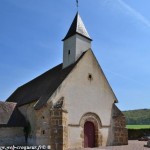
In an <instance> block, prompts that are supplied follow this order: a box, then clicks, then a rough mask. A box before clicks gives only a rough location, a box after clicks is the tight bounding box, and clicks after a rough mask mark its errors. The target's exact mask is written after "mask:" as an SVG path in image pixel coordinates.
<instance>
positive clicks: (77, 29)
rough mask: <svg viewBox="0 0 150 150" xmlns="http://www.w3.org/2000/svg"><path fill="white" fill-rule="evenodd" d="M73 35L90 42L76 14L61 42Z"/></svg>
mask: <svg viewBox="0 0 150 150" xmlns="http://www.w3.org/2000/svg"><path fill="white" fill-rule="evenodd" d="M75 34H79V35H81V36H83V37H85V38H87V39H89V40H91V41H92V39H91V38H90V36H89V34H88V32H87V30H86V28H85V26H84V23H83V21H82V19H81V17H80V15H79V13H78V12H77V14H76V16H75V18H74V20H73V22H72V24H71V26H70V29H69V31H68V33H67V35H66V36H65V38H64V39H63V41H64V40H66V39H68V38H69V37H71V36H73V35H75Z"/></svg>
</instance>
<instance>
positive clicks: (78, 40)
mask: <svg viewBox="0 0 150 150" xmlns="http://www.w3.org/2000/svg"><path fill="white" fill-rule="evenodd" d="M89 48H91V41H90V40H88V39H87V38H84V37H83V36H80V35H78V34H75V35H74V36H71V37H70V38H68V39H66V40H65V41H64V46H63V68H65V67H67V66H69V65H71V64H73V63H74V62H75V61H76V60H77V59H78V58H79V57H80V56H81V55H82V53H83V52H84V51H86V50H87V49H89ZM69 50H70V54H68V51H69Z"/></svg>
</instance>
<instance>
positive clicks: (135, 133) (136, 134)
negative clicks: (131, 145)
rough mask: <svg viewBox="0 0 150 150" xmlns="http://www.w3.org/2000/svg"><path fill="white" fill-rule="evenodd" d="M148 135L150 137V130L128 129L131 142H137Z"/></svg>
mask: <svg viewBox="0 0 150 150" xmlns="http://www.w3.org/2000/svg"><path fill="white" fill-rule="evenodd" d="M146 135H147V136H150V129H128V139H129V140H137V139H139V138H141V137H142V136H146Z"/></svg>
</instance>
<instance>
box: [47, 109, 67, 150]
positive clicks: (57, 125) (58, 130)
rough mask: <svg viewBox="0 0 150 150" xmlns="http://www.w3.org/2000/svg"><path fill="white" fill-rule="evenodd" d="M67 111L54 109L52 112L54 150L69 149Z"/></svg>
mask: <svg viewBox="0 0 150 150" xmlns="http://www.w3.org/2000/svg"><path fill="white" fill-rule="evenodd" d="M67 114H68V112H67V111H66V110H63V109H62V108H52V109H51V111H50V118H51V119H50V126H51V130H50V137H51V140H50V142H51V143H50V144H51V149H52V150H66V149H67V147H68V125H67Z"/></svg>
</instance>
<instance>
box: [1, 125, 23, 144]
mask: <svg viewBox="0 0 150 150" xmlns="http://www.w3.org/2000/svg"><path fill="white" fill-rule="evenodd" d="M13 145H25V137H24V132H23V128H22V127H11V128H9V127H4V128H0V146H13Z"/></svg>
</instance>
